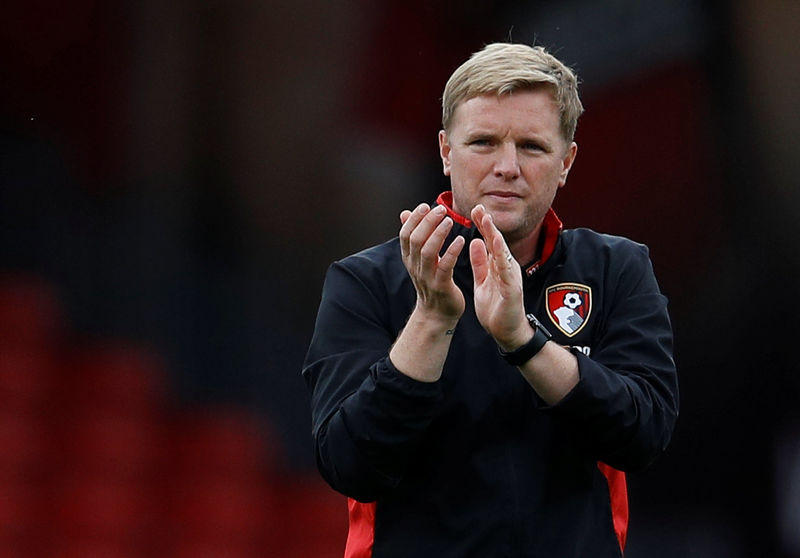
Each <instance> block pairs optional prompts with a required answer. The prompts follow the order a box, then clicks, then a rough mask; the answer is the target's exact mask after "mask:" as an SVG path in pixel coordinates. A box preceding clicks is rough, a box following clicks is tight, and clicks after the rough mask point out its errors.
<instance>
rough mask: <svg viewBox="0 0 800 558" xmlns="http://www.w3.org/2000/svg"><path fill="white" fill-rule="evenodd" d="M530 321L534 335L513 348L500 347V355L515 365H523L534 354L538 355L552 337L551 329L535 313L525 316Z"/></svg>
mask: <svg viewBox="0 0 800 558" xmlns="http://www.w3.org/2000/svg"><path fill="white" fill-rule="evenodd" d="M525 317H526V319H527V320H528V322H529V327H530V329H532V330H533V335H532V336H531V337H529V338H528V341H526V342H525V343H524V344H522V345H519V346H516V347H514V348H513V349H512V350H508V349H504V348H503V347H502V346H500V347H498V350H499V351H500V356H502V357H503V359H505V361H506V362H508V363H509V364H513V365H514V366H522V365H523V364H525V363H526V362H528V361H529V360H530V359H532V358H533V357H534V356H536V355H537V354H538V353H539V351H540V350H542V347H544V346H545V344H546V343H547V342H548V341H549V340H550V339H552V337H553V336H552V335H551V334H550V332H549V331H547V329H546V328H545V327H544V326H543V325H542V324H541V322H539V320H537V319H536V316H534V315H533V314H528V315H526V316H525Z"/></svg>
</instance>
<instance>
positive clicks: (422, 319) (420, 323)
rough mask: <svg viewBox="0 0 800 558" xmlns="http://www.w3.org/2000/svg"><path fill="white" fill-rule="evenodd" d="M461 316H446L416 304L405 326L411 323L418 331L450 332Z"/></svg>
mask: <svg viewBox="0 0 800 558" xmlns="http://www.w3.org/2000/svg"><path fill="white" fill-rule="evenodd" d="M459 319H461V316H447V315H442V314H441V313H440V312H436V311H432V310H429V309H426V308H423V307H421V306H419V305H417V306H416V307H415V308H414V310H413V311H412V312H411V315H410V316H409V318H408V322H407V324H406V326H408V325H412V326H413V327H415V328H417V329H418V330H420V331H424V332H428V333H431V334H434V335H437V334H441V333H447V332H451V333H452V330H454V329H455V327H456V325H458V321H459Z"/></svg>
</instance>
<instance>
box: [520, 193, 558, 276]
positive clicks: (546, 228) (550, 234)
mask: <svg viewBox="0 0 800 558" xmlns="http://www.w3.org/2000/svg"><path fill="white" fill-rule="evenodd" d="M563 229H564V223H562V222H561V219H559V218H558V215H556V212H555V211H553V208H552V207H551V208H550V209H548V210H547V213H546V214H545V216H544V221H542V232H541V237H540V239H541V240H540V242H541V246H542V252H541V253H542V257H541V258H539V260H538V261H536V262H534V263H533V264H531V265H529V266H528V267H526V268H525V274H526V275H532V274H533V272H535V271H536V270H537V269H539V268H540V267H542V265H543V264H544V262H546V261H547V260H548V259H550V256H552V255H553V252H555V250H556V244H557V243H558V237H559V235H560V234H561V231H562V230H563Z"/></svg>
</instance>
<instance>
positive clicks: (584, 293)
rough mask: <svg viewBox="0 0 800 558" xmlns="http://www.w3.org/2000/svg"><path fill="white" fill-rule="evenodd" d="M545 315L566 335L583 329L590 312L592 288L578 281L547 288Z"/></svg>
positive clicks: (570, 335)
mask: <svg viewBox="0 0 800 558" xmlns="http://www.w3.org/2000/svg"><path fill="white" fill-rule="evenodd" d="M545 304H546V305H547V315H548V316H550V320H551V321H552V322H553V323H554V324H555V326H556V327H557V328H558V329H560V330H561V332H562V333H563V334H564V335H566V336H567V337H574V336H575V335H577V333H578V332H579V331H580V330H582V329H583V326H585V325H586V322H587V321H589V316H590V315H591V313H592V288H591V287H588V286H586V285H582V284H580V283H559V284H558V285H553V286H552V287H548V288H547V293H546V295H545Z"/></svg>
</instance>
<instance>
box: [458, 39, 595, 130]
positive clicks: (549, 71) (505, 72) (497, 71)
mask: <svg viewBox="0 0 800 558" xmlns="http://www.w3.org/2000/svg"><path fill="white" fill-rule="evenodd" d="M541 86H545V87H551V88H552V90H553V100H554V101H555V102H556V104H557V105H558V109H559V113H560V122H561V133H562V135H563V136H564V139H566V140H567V141H572V140H573V138H574V137H575V128H576V127H577V126H578V117H579V116H580V115H581V113H582V112H583V105H582V104H581V100H580V98H579V97H578V79H577V77H575V74H574V73H573V71H572V70H570V69H569V68H568V67H567V66H565V65H564V64H563V63H562V62H561V61H560V60H559V59H558V58H556V57H555V56H553V55H552V54H550V53H549V52H547V51H546V50H545V49H544V48H543V47H540V46H537V47H531V46H528V45H522V44H511V43H492V44H489V45H486V46H485V47H484V48H483V49H482V50H479V51H478V52H476V53H474V54H473V55H472V56H471V57H470V58H469V60H467V61H466V62H464V63H463V64H462V65H461V66H459V67H458V68H456V71H455V72H453V75H451V76H450V79H449V80H447V85H445V87H444V94H443V95H442V126H443V127H444V129H445V130H449V127H450V125H451V124H452V120H453V114H454V113H455V110H456V108H457V107H458V105H459V104H461V103H463V102H464V101H467V100H469V99H471V98H473V97H477V96H479V95H486V94H490V93H496V94H497V95H505V94H508V93H512V92H514V91H518V90H525V89H534V88H536V87H541Z"/></svg>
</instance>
